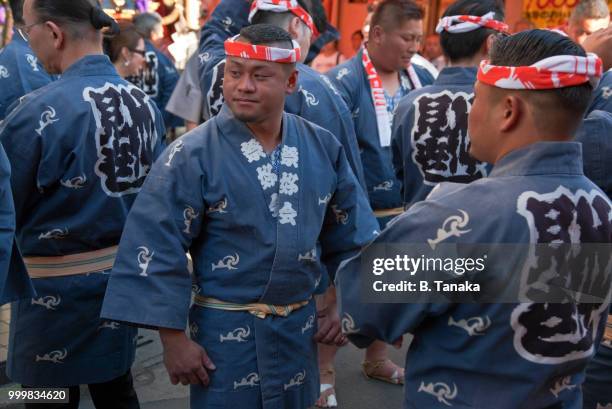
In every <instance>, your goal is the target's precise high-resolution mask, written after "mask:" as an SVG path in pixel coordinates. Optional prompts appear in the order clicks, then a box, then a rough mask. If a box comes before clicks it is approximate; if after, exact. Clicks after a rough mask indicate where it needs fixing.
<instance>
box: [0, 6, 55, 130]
mask: <svg viewBox="0 0 612 409" xmlns="http://www.w3.org/2000/svg"><path fill="white" fill-rule="evenodd" d="M8 3H9V4H10V9H8V8H7V10H10V11H12V12H11V13H9V15H11V16H12V18H11V20H13V21H14V27H13V29H12V40H11V42H10V43H8V44H7V46H6V47H5V48H4V49H2V52H0V121H2V120H3V119H4V118H5V117H6V116H7V115H8V114H9V112H10V109H11V108H14V106H12V105H13V104H14V103H15V102H17V101H18V100H19V98H21V97H23V96H24V95H26V94H28V93H30V92H32V91H34V90H37V89H38V88H41V87H43V86H45V85H47V84H49V83H50V82H51V81H53V80H54V77H52V76H51V75H49V74H47V72H46V71H45V69H44V68H43V67H42V65H41V64H40V63H39V62H38V58H37V57H36V54H34V51H32V48H30V45H29V43H28V40H27V36H28V34H27V32H26V31H28V30H29V28H27V27H26V26H25V23H24V21H23V0H10V1H9V2H8Z"/></svg>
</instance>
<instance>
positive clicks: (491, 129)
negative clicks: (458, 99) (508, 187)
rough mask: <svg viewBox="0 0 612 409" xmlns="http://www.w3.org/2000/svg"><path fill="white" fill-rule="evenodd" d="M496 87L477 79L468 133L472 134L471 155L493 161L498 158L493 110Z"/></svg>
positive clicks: (482, 159) (481, 159)
mask: <svg viewBox="0 0 612 409" xmlns="http://www.w3.org/2000/svg"><path fill="white" fill-rule="evenodd" d="M493 93H494V89H493V87H490V86H488V85H485V84H482V83H481V82H480V81H476V84H475V85H474V101H473V102H472V109H471V110H470V114H469V116H468V134H469V136H470V142H471V144H470V155H472V156H473V157H475V158H476V159H478V160H480V161H483V162H489V163H493V161H494V160H495V159H496V158H497V154H496V146H497V138H496V137H495V135H496V133H495V126H494V123H493V122H494V118H495V116H494V115H493V112H494V110H495V103H496V98H494V95H493Z"/></svg>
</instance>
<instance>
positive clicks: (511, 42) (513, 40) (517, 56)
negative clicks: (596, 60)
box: [490, 29, 593, 122]
mask: <svg viewBox="0 0 612 409" xmlns="http://www.w3.org/2000/svg"><path fill="white" fill-rule="evenodd" d="M556 55H575V56H579V57H585V56H586V52H585V51H584V49H583V48H582V47H581V46H579V45H578V44H576V43H575V42H573V41H572V40H570V39H569V38H567V37H565V36H563V35H561V34H558V33H555V32H553V31H549V30H537V29H536V30H527V31H521V32H520V33H517V34H514V35H512V36H508V37H505V38H499V39H498V40H497V41H496V42H495V43H494V44H493V47H492V49H491V52H490V61H491V64H493V65H503V66H511V67H518V66H529V65H532V64H535V63H536V62H538V61H540V60H543V59H545V58H548V57H554V56H556ZM592 93H593V87H592V86H591V84H590V83H586V84H582V85H576V86H573V87H566V88H559V89H553V90H538V91H534V90H529V91H526V95H527V98H532V102H533V104H532V105H533V106H534V107H535V109H537V110H540V111H541V112H542V113H546V112H554V111H555V110H559V109H562V110H563V111H565V112H566V113H567V114H568V115H569V118H568V119H572V118H573V116H574V115H576V117H577V118H582V117H583V116H584V113H585V111H586V109H587V108H588V106H589V103H590V100H591V96H592ZM542 121H543V122H545V121H547V119H546V117H543V119H542Z"/></svg>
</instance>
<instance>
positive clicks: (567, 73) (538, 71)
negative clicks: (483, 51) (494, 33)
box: [478, 53, 603, 90]
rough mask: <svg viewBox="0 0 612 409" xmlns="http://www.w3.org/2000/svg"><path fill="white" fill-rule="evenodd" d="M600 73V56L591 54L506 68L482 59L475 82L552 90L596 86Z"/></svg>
mask: <svg viewBox="0 0 612 409" xmlns="http://www.w3.org/2000/svg"><path fill="white" fill-rule="evenodd" d="M602 74H603V63H602V61H601V59H600V58H599V57H598V56H597V55H595V54H592V53H589V54H588V55H587V56H586V57H578V56H575V55H556V56H554V57H549V58H545V59H543V60H542V61H538V62H537V63H535V64H533V65H530V66H528V67H506V66H498V65H491V64H490V63H489V61H486V60H484V61H482V62H481V63H480V69H479V70H478V81H480V82H482V83H484V84H487V85H491V86H493V87H497V88H503V89H517V90H524V89H532V90H544V89H556V88H566V87H573V86H576V85H582V84H585V83H587V82H590V83H591V85H592V86H593V88H596V87H597V84H598V83H599V79H600V78H601V76H602Z"/></svg>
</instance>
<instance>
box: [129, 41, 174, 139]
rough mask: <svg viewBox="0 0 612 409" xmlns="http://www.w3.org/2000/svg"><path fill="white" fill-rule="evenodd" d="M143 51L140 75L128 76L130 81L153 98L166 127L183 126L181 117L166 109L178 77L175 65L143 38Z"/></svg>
mask: <svg viewBox="0 0 612 409" xmlns="http://www.w3.org/2000/svg"><path fill="white" fill-rule="evenodd" d="M145 51H146V53H145V67H144V70H143V72H142V75H141V76H139V77H136V78H130V81H131V82H133V83H134V84H136V85H137V86H138V87H140V88H141V89H142V90H143V91H144V92H146V93H147V95H148V96H149V97H151V99H153V101H154V102H155V104H156V105H157V108H159V110H160V111H161V112H162V114H163V116H164V123H165V125H166V126H167V127H168V128H175V127H177V126H183V125H184V124H185V123H184V121H183V119H182V118H179V117H178V116H176V115H174V114H172V113H170V112H168V111H167V110H166V105H167V104H168V101H169V100H170V97H171V96H172V92H173V91H174V88H175V87H176V84H177V83H178V80H179V78H180V75H179V73H178V71H177V70H176V67H175V66H174V64H173V63H172V61H171V60H170V58H168V57H167V56H166V55H165V54H164V53H162V52H161V51H160V50H159V49H158V48H157V47H155V46H154V45H153V44H151V42H150V41H148V40H145Z"/></svg>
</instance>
